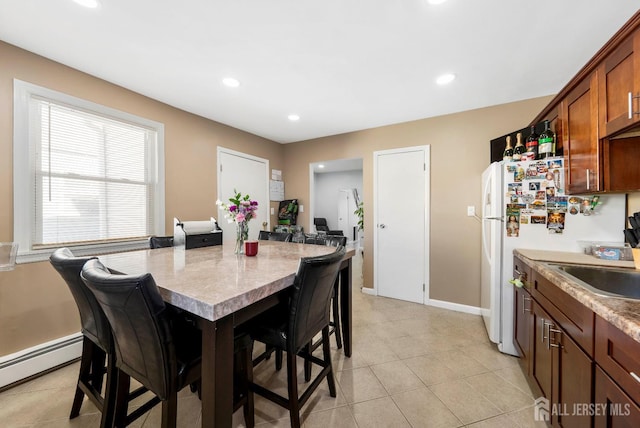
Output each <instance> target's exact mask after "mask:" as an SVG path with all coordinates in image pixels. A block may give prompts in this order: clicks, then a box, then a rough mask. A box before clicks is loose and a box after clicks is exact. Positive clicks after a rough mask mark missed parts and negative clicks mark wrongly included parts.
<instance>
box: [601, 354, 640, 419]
mask: <svg viewBox="0 0 640 428" xmlns="http://www.w3.org/2000/svg"><path fill="white" fill-rule="evenodd" d="M595 372H596V376H595V378H596V379H595V381H596V387H595V400H594V403H595V406H596V407H595V409H596V412H595V417H594V427H595V428H637V427H639V426H640V407H638V405H637V404H636V403H634V402H633V400H631V399H630V398H629V396H628V395H627V394H625V393H624V391H622V390H621V389H620V388H619V387H618V385H616V383H615V382H614V381H612V380H611V378H609V376H607V375H606V374H605V373H604V372H603V371H602V369H601V368H600V367H599V366H597V365H596V370H595Z"/></svg>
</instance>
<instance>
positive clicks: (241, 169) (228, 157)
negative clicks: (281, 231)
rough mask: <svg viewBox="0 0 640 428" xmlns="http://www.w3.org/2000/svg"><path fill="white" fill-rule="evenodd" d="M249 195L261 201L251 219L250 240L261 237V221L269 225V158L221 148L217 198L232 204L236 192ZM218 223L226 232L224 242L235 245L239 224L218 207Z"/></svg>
mask: <svg viewBox="0 0 640 428" xmlns="http://www.w3.org/2000/svg"><path fill="white" fill-rule="evenodd" d="M236 190H237V191H238V192H241V193H242V194H243V195H249V196H250V197H251V199H254V200H256V201H258V210H257V211H256V214H257V215H256V218H254V219H253V220H251V221H250V222H249V239H250V240H256V239H258V233H259V232H260V230H261V229H262V224H263V223H264V222H266V223H267V230H270V227H269V161H268V160H267V159H262V158H258V157H255V156H251V155H248V154H246V153H241V152H236V151H234V150H230V149H225V148H223V147H218V199H220V200H221V201H223V202H225V203H229V198H230V197H232V196H234V195H235V191H236ZM217 220H218V225H219V226H220V228H221V229H222V231H223V241H224V243H225V244H228V245H233V243H234V242H235V240H236V225H235V224H234V223H229V222H228V221H227V220H226V219H225V218H224V212H223V211H222V210H218V217H217Z"/></svg>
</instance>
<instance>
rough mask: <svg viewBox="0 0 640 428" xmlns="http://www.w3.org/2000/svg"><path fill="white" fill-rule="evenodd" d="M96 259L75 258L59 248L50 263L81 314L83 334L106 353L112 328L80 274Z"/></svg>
mask: <svg viewBox="0 0 640 428" xmlns="http://www.w3.org/2000/svg"><path fill="white" fill-rule="evenodd" d="M92 259H95V257H75V256H74V255H73V253H72V252H71V250H69V249H68V248H58V249H57V250H55V251H54V252H53V254H51V257H49V262H50V263H51V265H52V266H53V267H54V269H55V270H57V271H58V273H59V274H60V276H62V278H63V279H64V280H65V282H66V283H67V286H68V287H69V290H70V291H71V295H72V296H73V299H74V300H75V301H76V305H77V306H78V311H79V312H80V323H81V325H82V334H83V335H85V336H86V337H88V338H89V339H90V340H91V341H92V342H93V343H95V344H96V345H98V346H99V347H100V348H102V349H103V350H104V351H105V352H109V351H110V350H111V346H112V345H111V327H110V326H109V321H108V320H107V317H106V316H105V314H104V312H103V311H102V308H101V307H100V304H99V303H98V301H97V300H96V298H95V297H94V295H93V293H92V292H91V290H89V289H88V288H87V286H86V285H85V284H84V282H82V279H81V278H80V272H81V271H82V267H83V266H84V264H85V263H86V262H87V261H89V260H92Z"/></svg>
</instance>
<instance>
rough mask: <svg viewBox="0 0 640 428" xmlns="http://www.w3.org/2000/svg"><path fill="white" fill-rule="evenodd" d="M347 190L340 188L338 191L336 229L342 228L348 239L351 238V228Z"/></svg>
mask: <svg viewBox="0 0 640 428" xmlns="http://www.w3.org/2000/svg"><path fill="white" fill-rule="evenodd" d="M349 206H350V205H349V191H348V190H344V189H342V190H340V191H339V192H338V229H340V230H342V233H343V234H344V236H346V237H347V240H348V241H351V240H352V239H353V231H352V230H351V222H350V221H349V220H350V218H351V216H350V215H349Z"/></svg>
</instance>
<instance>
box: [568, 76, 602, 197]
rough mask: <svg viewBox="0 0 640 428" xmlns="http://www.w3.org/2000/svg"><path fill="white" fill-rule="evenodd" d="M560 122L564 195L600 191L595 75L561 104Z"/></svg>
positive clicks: (584, 81) (580, 85)
mask: <svg viewBox="0 0 640 428" xmlns="http://www.w3.org/2000/svg"><path fill="white" fill-rule="evenodd" d="M560 122H561V123H562V127H561V128H562V145H563V147H564V157H565V160H566V165H565V169H566V180H567V181H566V186H567V193H570V194H580V193H592V192H598V191H600V190H601V189H600V164H599V156H600V153H599V140H598V88H597V80H596V73H593V74H592V75H590V76H589V77H588V78H587V79H585V80H583V81H582V82H581V83H580V84H579V85H578V86H576V88H575V89H573V91H571V92H570V93H569V94H568V95H567V96H566V98H565V99H564V100H562V103H561V111H560Z"/></svg>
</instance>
